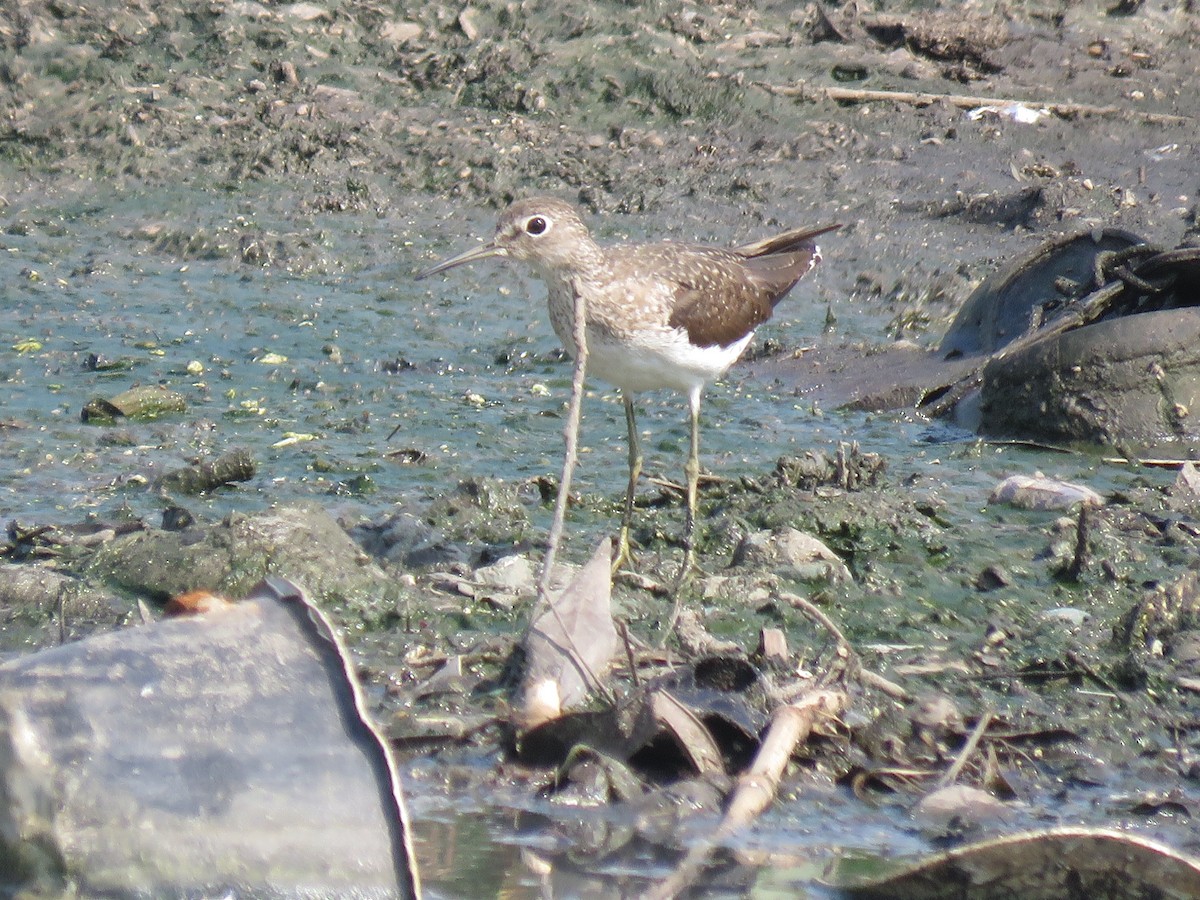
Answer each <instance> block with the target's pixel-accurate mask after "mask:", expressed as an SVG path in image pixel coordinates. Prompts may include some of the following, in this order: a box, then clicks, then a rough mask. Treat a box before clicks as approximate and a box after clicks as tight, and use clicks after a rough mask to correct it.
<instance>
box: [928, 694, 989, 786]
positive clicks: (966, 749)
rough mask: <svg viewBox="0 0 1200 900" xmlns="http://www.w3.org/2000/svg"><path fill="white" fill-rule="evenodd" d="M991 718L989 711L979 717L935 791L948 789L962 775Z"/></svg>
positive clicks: (939, 780) (938, 781)
mask: <svg viewBox="0 0 1200 900" xmlns="http://www.w3.org/2000/svg"><path fill="white" fill-rule="evenodd" d="M992 718H993V716H992V713H991V711H990V710H989V711H988V712H985V713H984V714H983V715H982V716H980V717H979V721H978V722H976V723H975V728H974V730H973V731H972V732H971V736H970V737H969V738H967V742H966V743H965V744H963V748H962V750H960V751H959V752H958V756H957V757H956V758H955V760H954V764H953V765H952V766H950V768H949V769H947V770H946V773H945V774H944V775H942V777H941V778H939V779H938V780H937V784H936V785H935V787H934V789H935V790H937V789H940V788H944V787H948V786H949V785H952V784H954V782H956V781H957V780H958V776H959V775H961V774H962V770H963V768H964V767H965V766H966V765H967V760H968V759H970V758H971V754H973V753H974V752H975V748H976V747H978V746H979V742H980V741H981V740H983V735H984V734H985V733H986V732H987V730H988V726H989V725H991V724H992Z"/></svg>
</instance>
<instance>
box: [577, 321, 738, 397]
mask: <svg viewBox="0 0 1200 900" xmlns="http://www.w3.org/2000/svg"><path fill="white" fill-rule="evenodd" d="M752 337H754V333H753V332H751V333H750V334H747V335H746V336H745V337H743V338H741V339H740V340H737V341H735V342H734V343H732V344H730V345H729V346H727V347H720V346H712V347H696V346H694V345H693V344H692V343H690V342H689V341H688V339H687V332H685V331H683V330H682V329H671V330H669V331H668V330H666V329H664V330H662V331H658V332H655V333H653V334H646V335H639V336H638V337H637V338H636V339H634V340H632V341H628V342H625V341H615V340H613V338H612V337H611V335H608V334H605V333H603V332H597V331H595V330H593V329H590V328H589V329H588V362H587V371H588V374H589V375H594V376H595V377H597V378H600V379H602V380H604V381H607V382H608V383H609V384H613V385H616V386H617V387H619V388H620V389H621V390H623V391H626V392H629V393H638V392H640V391H652V390H658V389H660V388H670V389H673V390H677V391H682V392H684V393H690V392H691V391H693V390H698V389H700V388H702V387H703V386H704V385H705V384H706V383H708V382H710V381H712V380H713V379H715V378H719V377H720V376H721V375H723V374H725V371H726V370H727V369H728V368H729V367H730V366H731V365H733V364H734V363H735V362H736V361H737V358H738V357H739V356H741V355H742V351H743V350H745V349H746V345H747V344H749V343H750V339H751V338H752Z"/></svg>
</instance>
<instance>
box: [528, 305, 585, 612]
mask: <svg viewBox="0 0 1200 900" xmlns="http://www.w3.org/2000/svg"><path fill="white" fill-rule="evenodd" d="M572 336H573V337H574V338H575V372H574V374H573V375H572V377H571V406H570V409H569V411H568V413H567V424H566V426H565V427H564V428H563V440H564V442H565V443H566V452H564V453H563V467H562V478H560V479H559V482H558V496H557V497H556V498H555V500H554V521H553V522H552V523H551V525H550V535H549V537H548V538H547V539H546V556H545V557H544V558H543V559H542V573H541V576H540V577H539V578H538V588H537V592H538V599H539V600H544V601H546V602H549V600H550V573H551V572H552V571H553V570H554V557H555V556H557V555H558V545H559V544H560V543H561V542H562V534H563V526H564V523H565V522H566V518H567V499H568V498H569V497H570V495H571V476H572V475H573V474H574V473H575V461H576V460H577V459H578V457H579V419H580V415H581V413H582V411H583V386H584V382H585V379H586V375H587V356H588V350H587V301H586V300H585V299H584V297H583V294H582V292H580V291H576V292H575V322H574V332H573V335H572ZM564 630H565V629H564Z"/></svg>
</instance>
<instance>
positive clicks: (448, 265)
mask: <svg viewBox="0 0 1200 900" xmlns="http://www.w3.org/2000/svg"><path fill="white" fill-rule="evenodd" d="M507 255H508V251H506V250H505V249H504V248H503V247H497V246H496V245H495V244H494V243H492V242H491V241H489V242H488V243H486V244H480V245H479V246H478V247H472V248H471V249H470V250H467V251H466V252H465V253H460V254H458V256H452V257H450V258H449V259H447V260H444V261H443V262H440V263H438V264H437V265H436V266H430V267H429V268H428V269H425V270H424V271H422V272H418V273H417V274H416V275H415V276H413V277H414V278H416V280H417V281H420V280H421V279H422V278H428V277H429V276H430V275H436V274H437V273H438V272H445V271H446V270H447V269H453V268H454V267H455V266H461V265H462V264H463V263H469V262H475V260H477V259H487V258H488V257H489V256H507Z"/></svg>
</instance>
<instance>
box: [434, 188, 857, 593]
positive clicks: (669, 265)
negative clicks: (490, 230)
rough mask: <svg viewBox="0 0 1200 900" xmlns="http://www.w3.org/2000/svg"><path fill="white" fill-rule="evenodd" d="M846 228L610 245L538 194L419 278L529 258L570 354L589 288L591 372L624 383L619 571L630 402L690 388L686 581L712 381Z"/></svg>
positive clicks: (638, 459) (633, 430) (632, 452)
mask: <svg viewBox="0 0 1200 900" xmlns="http://www.w3.org/2000/svg"><path fill="white" fill-rule="evenodd" d="M839 227H840V226H838V225H826V226H823V227H820V228H800V229H797V230H795V231H788V232H785V233H783V234H780V235H777V236H775V237H770V238H765V239H764V240H761V241H756V242H755V243H753V244H746V245H745V246H742V247H735V248H732V249H728V250H727V249H724V248H720V247H707V246H697V245H694V244H682V243H675V242H672V241H663V242H659V243H653V244H622V245H617V246H613V247H601V246H600V245H599V244H597V243H596V242H595V241H594V240H593V239H592V236H591V234H590V233H589V231H588V229H587V226H586V225H584V224H583V221H582V220H581V219H580V218H579V215H578V214H577V213H576V212H575V210H574V209H573V208H572V207H571V206H570V204H568V203H564V202H563V201H561V200H556V199H554V198H551V197H532V198H530V199H527V200H519V201H517V202H516V203H513V204H512V205H511V206H510V207H508V209H506V210H505V211H504V213H503V214H502V215H501V216H500V220H499V222H498V223H497V225H496V234H495V236H494V237H493V238H492V240H491V241H489V242H488V243H485V244H482V245H480V246H478V247H475V248H473V249H471V250H467V251H466V252H465V253H460V254H459V255H458V256H454V257H451V258H450V259H448V260H446V261H445V262H442V263H438V264H437V265H436V266H433V267H431V268H428V269H426V270H424V271H423V272H420V273H418V274H417V276H416V277H417V278H418V279H420V278H427V277H429V276H430V275H435V274H437V273H438V272H443V271H445V270H446V269H449V268H451V267H453V266H458V265H461V264H463V263H466V262H473V261H475V260H478V259H484V258H486V257H489V256H504V257H510V258H512V259H518V260H523V261H525V262H527V263H529V264H530V265H531V266H532V267H533V269H534V271H535V272H536V273H537V275H538V276H539V277H540V278H541V279H542V280H543V281H544V282H545V283H546V286H547V287H548V289H549V298H548V299H549V306H550V324H551V325H552V326H553V327H554V332H555V334H557V335H558V338H559V340H560V341H562V342H563V346H564V347H566V349H567V350H568V352H571V353H572V354H574V349H575V338H574V336H573V335H574V331H573V323H574V318H575V312H574V311H575V298H576V296H577V295H578V294H582V295H583V299H584V301H585V309H586V313H585V318H586V320H587V331H586V334H587V374H589V375H595V376H597V377H599V378H601V379H603V380H604V381H607V382H609V383H610V384H614V385H616V386H617V387H618V388H620V390H621V398H622V400H623V401H624V404H625V422H626V425H627V426H628V428H629V484H628V486H627V488H626V491H625V509H624V514H623V516H622V518H621V531H620V536H619V538H618V544H617V553H616V557H615V559H616V562H615V564H614V569H615V568H616V567H617V566H619V565H620V564H621V563H622V562H623V561H624V560H626V559H627V558H628V556H629V527H630V523H631V521H632V519H633V498H634V491H635V490H636V488H637V482H638V478H639V476H640V475H641V470H642V453H641V448H640V446H639V443H638V435H637V424H636V422H635V418H634V408H633V397H634V395H635V394H637V393H638V392H639V391H648V390H654V389H657V388H673V389H675V390H678V391H683V392H684V393H685V394H687V398H688V409H689V413H690V426H691V450H690V452H689V454H688V460H687V466H686V468H685V470H684V471H685V474H686V476H687V520H686V525H685V528H684V540H683V546H684V561H683V567H682V569H681V571H680V581H682V579H683V577H684V576H686V575H687V573H688V571H689V570H690V568H691V566H692V563H693V557H694V543H695V541H694V536H695V529H696V502H697V501H696V485H697V481H698V479H699V477H700V397H701V394H702V393H703V391H704V386H705V384H707V383H708V382H710V381H712V380H713V379H715V378H719V377H720V376H721V375H723V374H724V373H725V371H726V370H727V369H728V368H729V367H730V366H731V365H733V363H734V362H735V361H736V360H737V358H738V357H739V356H741V354H742V351H743V350H745V349H746V345H747V344H748V343H750V339H751V338H752V337H753V336H754V330H755V329H756V328H757V327H758V326H759V325H761V324H762V323H763V322H765V321H767V319H769V318H770V317H771V313H772V312H773V311H774V309H775V305H776V304H777V303H779V301H780V300H782V299H783V298H784V296H785V295H786V294H787V293H788V291H790V290H791V289H792V287H793V286H794V285H795V284H796V282H798V281H799V280H800V279H801V278H803V277H804V276H805V275H806V274H808V272H810V271H811V270H812V268H813V266H815V265H816V264H817V263H818V262H820V261H821V252H820V250H819V249H818V248H817V245H816V243H815V242H814V240H813V239H814V238H816V237H817V236H819V235H822V234H825V233H826V232H829V231H833V230H834V229H836V228H839Z"/></svg>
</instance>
